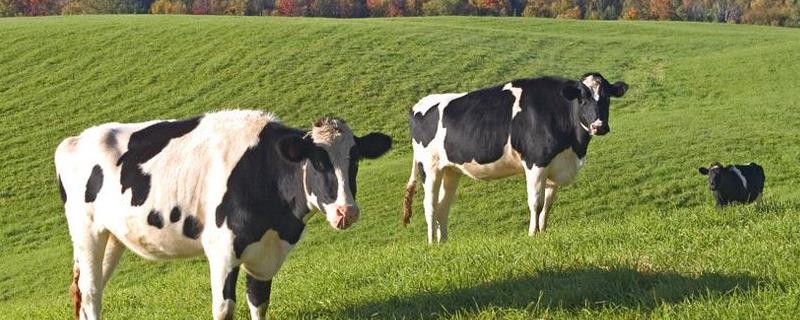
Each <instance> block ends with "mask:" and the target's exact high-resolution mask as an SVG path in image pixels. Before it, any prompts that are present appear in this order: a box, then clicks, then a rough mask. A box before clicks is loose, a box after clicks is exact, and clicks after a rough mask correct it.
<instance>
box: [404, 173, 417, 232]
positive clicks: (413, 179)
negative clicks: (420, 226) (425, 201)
mask: <svg viewBox="0 0 800 320" xmlns="http://www.w3.org/2000/svg"><path fill="white" fill-rule="evenodd" d="M417 168H419V166H418V165H417V160H416V159H413V161H412V162H411V176H410V177H408V183H407V184H406V196H405V198H404V199H403V226H407V225H408V223H409V222H411V205H413V204H414V193H416V192H417V174H419V172H417V171H418V169H417Z"/></svg>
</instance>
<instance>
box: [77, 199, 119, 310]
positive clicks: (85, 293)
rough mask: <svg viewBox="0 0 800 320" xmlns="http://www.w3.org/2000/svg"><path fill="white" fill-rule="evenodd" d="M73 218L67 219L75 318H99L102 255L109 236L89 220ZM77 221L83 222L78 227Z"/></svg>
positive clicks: (101, 289) (101, 292) (101, 293)
mask: <svg viewBox="0 0 800 320" xmlns="http://www.w3.org/2000/svg"><path fill="white" fill-rule="evenodd" d="M82 215H83V217H80V218H79V217H76V216H78V215H77V214H76V215H73V216H72V217H68V220H71V221H69V224H70V234H71V236H72V247H73V250H74V255H73V257H74V259H75V267H74V268H73V283H72V293H73V302H74V304H75V317H76V318H78V319H81V320H94V319H99V318H100V312H101V308H102V300H103V253H104V250H105V246H106V242H108V237H109V232H108V231H107V230H101V231H98V230H95V228H94V227H93V226H92V223H91V222H90V221H89V219H88V215H86V214H85V213H84V214H82ZM76 220H81V222H85V223H79V222H78V221H76Z"/></svg>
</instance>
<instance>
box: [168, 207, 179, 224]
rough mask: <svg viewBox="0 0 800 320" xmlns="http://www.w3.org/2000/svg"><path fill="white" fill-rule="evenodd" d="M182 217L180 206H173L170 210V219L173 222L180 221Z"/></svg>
mask: <svg viewBox="0 0 800 320" xmlns="http://www.w3.org/2000/svg"><path fill="white" fill-rule="evenodd" d="M180 219H181V209H180V208H178V207H175V208H172V211H170V212H169V221H170V222H172V223H175V222H178V220H180Z"/></svg>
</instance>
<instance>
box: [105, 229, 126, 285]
mask: <svg viewBox="0 0 800 320" xmlns="http://www.w3.org/2000/svg"><path fill="white" fill-rule="evenodd" d="M124 252H125V245H124V244H122V242H120V241H119V240H118V239H117V238H116V237H114V235H110V236H109V237H108V242H107V243H106V252H105V257H103V287H105V286H106V285H107V284H108V279H110V278H111V275H112V274H113V273H114V269H116V268H117V264H118V263H119V260H120V258H122V254H123V253H124Z"/></svg>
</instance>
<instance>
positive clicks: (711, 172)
mask: <svg viewBox="0 0 800 320" xmlns="http://www.w3.org/2000/svg"><path fill="white" fill-rule="evenodd" d="M698 171H700V174H702V175H707V176H708V188H709V189H711V191H717V190H720V189H721V188H722V186H724V185H734V184H741V183H742V182H741V181H740V180H739V177H738V175H736V173H735V172H733V171H732V170H731V167H730V166H727V167H725V166H722V165H721V164H720V163H719V162H715V163H712V164H711V166H709V167H708V168H700V169H698Z"/></svg>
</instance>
